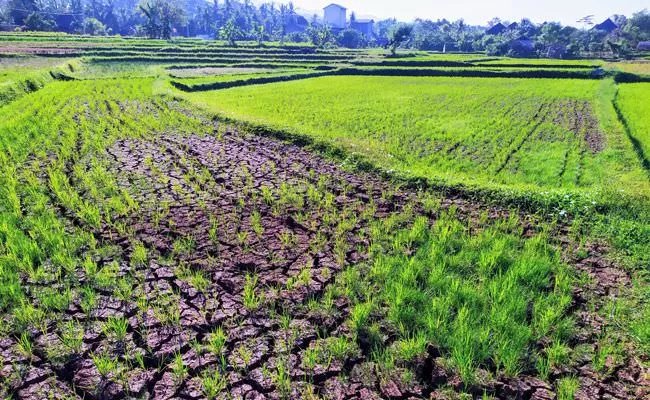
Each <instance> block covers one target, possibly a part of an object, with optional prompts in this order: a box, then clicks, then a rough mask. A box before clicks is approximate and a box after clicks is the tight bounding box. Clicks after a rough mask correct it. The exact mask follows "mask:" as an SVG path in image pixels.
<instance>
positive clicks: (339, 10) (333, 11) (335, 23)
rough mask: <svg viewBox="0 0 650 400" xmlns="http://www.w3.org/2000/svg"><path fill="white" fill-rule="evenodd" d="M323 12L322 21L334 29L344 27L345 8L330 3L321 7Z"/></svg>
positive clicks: (345, 19)
mask: <svg viewBox="0 0 650 400" xmlns="http://www.w3.org/2000/svg"><path fill="white" fill-rule="evenodd" d="M323 11H324V12H325V14H324V18H323V22H324V23H325V25H329V26H330V28H332V29H334V30H338V29H345V27H346V22H347V9H346V8H345V7H343V6H340V5H338V4H334V3H332V4H330V5H329V6H327V7H325V8H323Z"/></svg>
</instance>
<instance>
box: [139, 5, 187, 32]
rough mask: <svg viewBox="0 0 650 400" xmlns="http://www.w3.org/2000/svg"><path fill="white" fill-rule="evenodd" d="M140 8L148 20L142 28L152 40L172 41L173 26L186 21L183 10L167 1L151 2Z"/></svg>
mask: <svg viewBox="0 0 650 400" xmlns="http://www.w3.org/2000/svg"><path fill="white" fill-rule="evenodd" d="M138 8H139V10H140V12H141V13H142V14H143V15H144V17H145V18H146V22H145V23H144V24H143V25H142V28H143V30H144V32H145V33H146V35H147V36H149V37H150V38H152V39H159V38H160V39H170V38H171V35H172V32H173V25H174V24H177V23H182V22H183V21H184V12H183V10H182V9H181V8H180V7H179V6H178V5H176V4H175V3H172V2H170V1H167V0H149V1H147V2H143V3H141V4H140V6H139V7H138Z"/></svg>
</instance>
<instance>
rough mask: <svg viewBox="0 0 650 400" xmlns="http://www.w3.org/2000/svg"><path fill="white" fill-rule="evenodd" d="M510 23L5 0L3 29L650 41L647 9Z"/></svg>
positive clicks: (563, 51)
mask: <svg viewBox="0 0 650 400" xmlns="http://www.w3.org/2000/svg"><path fill="white" fill-rule="evenodd" d="M350 18H351V19H352V18H354V17H353V16H350ZM510 22H512V21H510ZM510 22H506V21H501V20H500V19H498V18H495V19H493V20H491V21H489V22H488V25H489V26H488V27H487V28H490V27H494V26H495V25H497V24H503V25H501V26H503V27H504V28H505V27H507V29H504V30H502V31H499V32H492V33H490V31H489V30H488V29H487V28H486V27H481V26H471V25H468V24H466V23H465V22H464V21H463V20H462V19H461V20H458V21H448V20H446V19H439V20H437V21H430V20H421V19H418V20H416V21H415V22H414V23H413V24H402V23H399V22H398V21H396V20H394V19H388V20H384V21H378V23H377V24H376V27H375V29H374V32H373V34H372V35H371V36H370V37H367V36H366V35H365V34H363V33H361V32H359V31H357V30H355V29H353V25H352V23H350V27H349V28H348V29H345V30H343V31H341V32H333V31H332V30H331V29H330V28H329V27H327V26H323V25H322V23H321V22H320V20H319V16H316V15H314V16H302V15H299V14H298V13H297V11H296V10H295V8H294V6H293V4H292V3H291V2H288V3H286V4H284V3H281V4H279V5H276V4H275V3H273V2H265V3H261V4H259V5H256V4H253V2H251V1H250V0H243V1H242V0H225V1H223V2H219V1H214V2H208V1H198V2H182V1H179V0H153V1H146V2H144V1H142V2H140V3H138V2H136V1H134V0H111V1H94V0H93V1H89V0H82V1H49V0H47V1H41V2H33V1H27V0H8V1H7V2H6V4H4V5H3V4H2V3H0V27H2V26H5V27H9V28H17V29H19V30H28V31H59V32H67V33H81V34H90V35H106V34H119V35H138V36H147V37H150V38H163V39H170V38H171V37H172V36H179V35H180V36H189V37H194V36H197V35H203V36H208V37H210V38H214V39H221V40H225V41H227V42H228V43H230V44H235V42H236V41H238V40H248V41H253V42H256V43H259V44H261V43H263V42H267V41H279V42H280V43H284V42H285V41H291V42H310V43H312V44H314V45H317V46H318V47H325V46H329V45H332V44H338V45H340V46H344V47H349V48H360V47H368V46H370V47H374V46H377V45H380V46H391V47H399V46H403V47H407V48H412V49H418V50H429V51H460V52H474V51H480V52H487V53H488V54H495V55H509V56H517V57H538V56H542V57H547V56H548V57H553V58H564V57H569V58H575V57H579V56H581V55H587V56H599V57H600V56H605V55H607V56H614V57H627V56H629V55H630V54H632V53H634V52H636V50H637V45H638V43H640V42H643V41H650V13H648V11H647V10H645V11H640V12H638V13H635V14H634V15H632V16H627V17H626V16H623V15H616V16H613V23H614V24H615V27H616V29H592V28H594V27H597V26H598V25H595V24H596V23H598V22H600V21H593V20H592V19H591V18H585V19H583V21H582V23H583V25H582V28H583V29H578V28H575V27H571V26H562V25H561V24H559V23H555V22H545V23H543V24H534V23H532V22H531V21H530V20H528V19H523V20H521V21H517V22H514V24H510Z"/></svg>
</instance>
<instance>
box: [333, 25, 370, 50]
mask: <svg viewBox="0 0 650 400" xmlns="http://www.w3.org/2000/svg"><path fill="white" fill-rule="evenodd" d="M337 42H338V44H339V46H343V47H347V48H348V49H358V48H359V47H363V46H365V44H366V39H365V37H364V36H363V34H362V33H361V32H359V31H357V30H356V29H352V28H347V29H345V30H343V31H341V33H339V35H338V39H337Z"/></svg>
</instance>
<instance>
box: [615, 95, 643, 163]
mask: <svg viewBox="0 0 650 400" xmlns="http://www.w3.org/2000/svg"><path fill="white" fill-rule="evenodd" d="M648 99H650V83H635V84H624V85H621V86H620V88H619V92H618V99H617V102H618V105H619V107H620V109H621V111H622V113H623V115H624V118H625V121H626V122H627V125H628V128H629V131H630V136H631V137H632V139H633V140H634V141H635V144H636V146H637V151H638V154H639V157H640V158H641V159H642V160H643V162H644V163H645V166H646V168H647V169H648V170H647V172H648V174H650V101H649V100H648Z"/></svg>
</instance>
